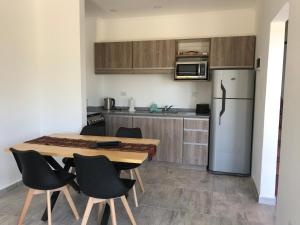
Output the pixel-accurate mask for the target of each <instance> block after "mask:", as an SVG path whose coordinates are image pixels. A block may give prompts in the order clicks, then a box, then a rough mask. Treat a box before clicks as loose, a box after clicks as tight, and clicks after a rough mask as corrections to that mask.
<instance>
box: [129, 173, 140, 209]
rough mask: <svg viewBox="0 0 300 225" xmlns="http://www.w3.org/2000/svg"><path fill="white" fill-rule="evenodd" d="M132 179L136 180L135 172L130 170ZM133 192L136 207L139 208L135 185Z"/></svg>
mask: <svg viewBox="0 0 300 225" xmlns="http://www.w3.org/2000/svg"><path fill="white" fill-rule="evenodd" d="M130 178H131V180H133V179H134V177H133V170H130ZM132 191H133V198H134V203H135V207H139V203H138V200H137V195H136V188H135V185H133V187H132Z"/></svg>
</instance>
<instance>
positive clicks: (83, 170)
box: [74, 154, 136, 225]
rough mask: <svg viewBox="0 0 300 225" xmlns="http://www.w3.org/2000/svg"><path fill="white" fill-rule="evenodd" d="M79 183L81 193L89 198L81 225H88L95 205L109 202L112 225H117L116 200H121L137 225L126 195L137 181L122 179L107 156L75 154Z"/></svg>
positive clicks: (101, 206) (134, 224)
mask: <svg viewBox="0 0 300 225" xmlns="http://www.w3.org/2000/svg"><path fill="white" fill-rule="evenodd" d="M74 159H75V164H76V174H77V181H78V184H79V186H80V189H81V191H82V192H83V193H84V194H86V195H87V196H89V200H88V203H87V206H86V210H85V213H84V216H83V219H82V223H81V225H86V224H87V221H88V218H89V216H90V213H91V210H92V207H93V205H94V204H99V208H100V209H102V208H103V204H104V203H106V202H108V204H109V205H110V210H111V218H112V225H117V221H116V212H115V204H114V199H115V198H121V200H122V203H123V205H124V207H125V209H126V212H127V214H128V216H129V218H130V221H131V223H132V224H133V225H136V222H135V219H134V217H133V214H132V212H131V210H130V208H129V205H128V202H127V199H126V197H125V195H126V194H127V193H128V191H129V190H130V189H131V188H132V187H133V185H134V183H135V180H128V179H121V178H120V177H119V174H118V172H117V171H116V169H115V168H114V166H113V164H112V162H111V161H109V159H108V158H106V157H105V156H92V157H90V156H81V155H78V154H74Z"/></svg>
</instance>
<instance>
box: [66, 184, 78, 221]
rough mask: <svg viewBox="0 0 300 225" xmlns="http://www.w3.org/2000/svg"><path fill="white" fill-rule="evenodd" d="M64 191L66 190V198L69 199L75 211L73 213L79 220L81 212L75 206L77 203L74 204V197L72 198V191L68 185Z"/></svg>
mask: <svg viewBox="0 0 300 225" xmlns="http://www.w3.org/2000/svg"><path fill="white" fill-rule="evenodd" d="M63 192H64V194H65V196H66V199H67V201H68V203H69V205H70V207H71V209H72V212H73V214H74V216H75V218H76V220H79V214H78V211H77V209H76V206H75V204H74V201H73V199H72V197H71V195H70V192H69V189H68V187H67V186H65V187H64V188H63Z"/></svg>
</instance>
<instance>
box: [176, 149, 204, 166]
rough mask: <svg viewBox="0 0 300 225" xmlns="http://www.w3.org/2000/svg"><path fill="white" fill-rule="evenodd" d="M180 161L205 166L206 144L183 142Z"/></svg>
mask: <svg viewBox="0 0 300 225" xmlns="http://www.w3.org/2000/svg"><path fill="white" fill-rule="evenodd" d="M182 163H183V164H188V165H198V166H207V164H208V146H207V145H195V144H183V153H182Z"/></svg>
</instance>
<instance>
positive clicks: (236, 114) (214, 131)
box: [209, 70, 255, 176]
mask: <svg viewBox="0 0 300 225" xmlns="http://www.w3.org/2000/svg"><path fill="white" fill-rule="evenodd" d="M212 81H213V99H212V107H211V108H212V115H211V133H210V153H209V170H210V171H211V172H215V173H228V174H235V175H241V176H248V175H250V173H251V154H252V153H251V152H252V151H251V148H252V126H253V105H254V104H253V98H254V87H255V72H254V71H253V70H214V71H213V73H212Z"/></svg>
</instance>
